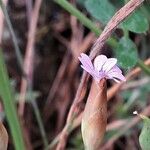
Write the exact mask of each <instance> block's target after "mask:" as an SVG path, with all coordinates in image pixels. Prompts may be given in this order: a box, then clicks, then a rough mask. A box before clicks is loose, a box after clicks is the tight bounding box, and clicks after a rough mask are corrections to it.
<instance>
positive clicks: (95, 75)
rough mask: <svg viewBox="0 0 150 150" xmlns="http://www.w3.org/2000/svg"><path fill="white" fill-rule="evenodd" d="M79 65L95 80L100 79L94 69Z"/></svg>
mask: <svg viewBox="0 0 150 150" xmlns="http://www.w3.org/2000/svg"><path fill="white" fill-rule="evenodd" d="M81 67H82V68H83V69H84V70H85V71H86V72H88V73H89V74H90V75H91V76H92V77H93V78H94V79H95V80H96V81H100V79H101V76H99V74H98V73H97V72H96V71H95V70H92V71H91V69H89V68H85V67H84V66H83V65H81Z"/></svg>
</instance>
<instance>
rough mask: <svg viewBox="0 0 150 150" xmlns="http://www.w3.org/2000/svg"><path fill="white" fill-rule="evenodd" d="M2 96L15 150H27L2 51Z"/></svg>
mask: <svg viewBox="0 0 150 150" xmlns="http://www.w3.org/2000/svg"><path fill="white" fill-rule="evenodd" d="M0 96H1V99H2V102H3V105H4V110H5V115H6V119H7V122H8V125H9V128H10V131H11V135H12V138H13V142H14V145H15V150H25V144H24V140H23V135H22V131H21V126H20V123H19V118H18V115H17V111H16V106H15V103H14V102H15V101H14V95H13V94H12V89H11V87H10V81H9V77H8V73H7V69H6V66H5V62H4V57H3V53H2V50H1V49H0Z"/></svg>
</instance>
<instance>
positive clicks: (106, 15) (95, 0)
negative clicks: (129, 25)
mask: <svg viewBox="0 0 150 150" xmlns="http://www.w3.org/2000/svg"><path fill="white" fill-rule="evenodd" d="M85 7H86V9H87V10H88V11H89V12H90V14H91V15H92V16H93V17H94V18H96V19H97V20H99V21H100V22H102V23H104V24H106V23H107V22H108V21H109V20H110V19H111V17H112V16H113V15H114V13H115V7H114V6H113V5H112V4H111V3H110V2H109V1H108V0H87V1H86V2H85Z"/></svg>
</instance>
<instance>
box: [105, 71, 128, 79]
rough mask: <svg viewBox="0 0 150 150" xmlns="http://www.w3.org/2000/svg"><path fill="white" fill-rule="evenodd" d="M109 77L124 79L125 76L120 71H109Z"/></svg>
mask: <svg viewBox="0 0 150 150" xmlns="http://www.w3.org/2000/svg"><path fill="white" fill-rule="evenodd" d="M107 76H108V78H109V79H114V80H115V81H117V80H118V81H119V80H120V81H126V78H125V77H124V76H123V75H122V73H120V72H113V71H112V72H109V74H107Z"/></svg>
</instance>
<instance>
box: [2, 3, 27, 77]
mask: <svg viewBox="0 0 150 150" xmlns="http://www.w3.org/2000/svg"><path fill="white" fill-rule="evenodd" d="M0 7H1V8H2V11H3V14H4V16H5V20H6V22H7V25H8V28H9V31H10V34H11V36H12V41H13V44H14V47H15V53H16V56H17V60H18V64H19V67H20V69H21V71H22V73H23V74H24V70H23V58H22V55H21V51H20V49H19V46H18V42H17V38H16V35H15V32H14V29H13V27H12V24H11V22H10V18H9V15H8V12H7V9H6V6H5V5H4V3H3V1H2V0H0Z"/></svg>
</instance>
